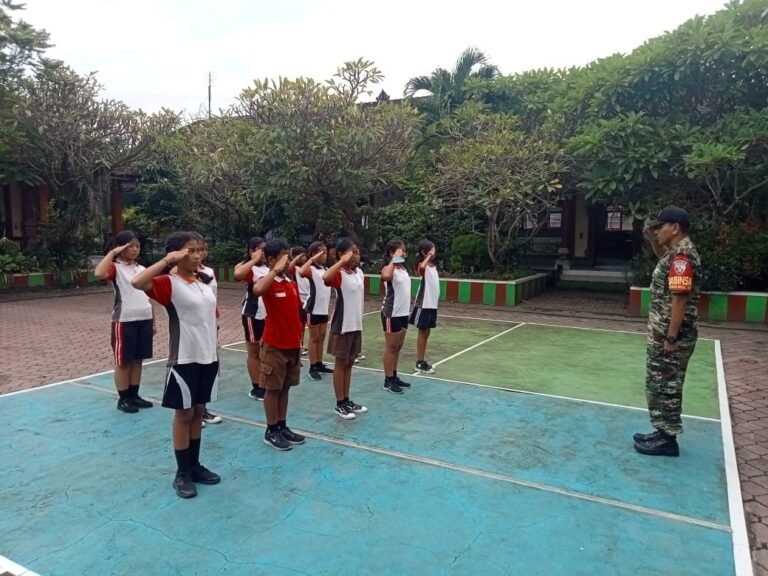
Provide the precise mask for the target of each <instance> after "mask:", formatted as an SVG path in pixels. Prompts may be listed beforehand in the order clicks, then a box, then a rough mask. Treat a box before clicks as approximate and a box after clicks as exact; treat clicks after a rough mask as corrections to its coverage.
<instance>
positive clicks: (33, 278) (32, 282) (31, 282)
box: [27, 272, 45, 288]
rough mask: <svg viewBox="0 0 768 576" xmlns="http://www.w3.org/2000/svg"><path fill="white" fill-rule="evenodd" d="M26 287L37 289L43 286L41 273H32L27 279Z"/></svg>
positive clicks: (43, 279) (43, 281)
mask: <svg viewBox="0 0 768 576" xmlns="http://www.w3.org/2000/svg"><path fill="white" fill-rule="evenodd" d="M27 286H29V287H30V288H39V287H40V286H45V276H44V275H43V273H42V272H32V273H31V274H29V276H28V279H27Z"/></svg>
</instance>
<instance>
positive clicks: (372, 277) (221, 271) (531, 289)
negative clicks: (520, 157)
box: [212, 266, 547, 307]
mask: <svg viewBox="0 0 768 576" xmlns="http://www.w3.org/2000/svg"><path fill="white" fill-rule="evenodd" d="M212 268H213V271H214V273H215V274H216V279H217V280H218V281H219V282H234V281H235V269H234V267H232V266H213V267H212ZM419 281H420V278H418V277H414V276H412V277H411V293H412V295H413V296H416V292H417V291H418V289H419ZM546 288H547V275H546V274H534V275H533V276H527V277H525V278H520V279H518V280H509V281H504V280H469V279H467V280H465V279H462V278H443V279H441V280H440V301H441V302H450V303H459V304H485V305H487V306H508V307H511V306H517V305H519V304H520V303H521V302H522V301H523V300H528V299H530V298H533V297H534V296H536V295H537V294H541V293H542V292H543V291H544V290H546ZM365 293H366V294H367V295H369V296H378V295H383V291H382V288H381V278H380V277H379V276H378V275H377V274H366V276H365Z"/></svg>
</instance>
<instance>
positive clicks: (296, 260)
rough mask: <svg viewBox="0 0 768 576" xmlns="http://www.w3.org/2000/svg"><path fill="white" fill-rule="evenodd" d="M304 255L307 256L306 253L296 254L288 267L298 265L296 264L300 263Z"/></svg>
mask: <svg viewBox="0 0 768 576" xmlns="http://www.w3.org/2000/svg"><path fill="white" fill-rule="evenodd" d="M304 257H305V255H304V254H299V255H298V256H296V257H295V258H294V259H293V260H291V262H290V264H288V268H289V269H291V268H293V267H294V266H296V264H298V263H299V260H301V259H302V258H304Z"/></svg>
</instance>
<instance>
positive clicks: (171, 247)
mask: <svg viewBox="0 0 768 576" xmlns="http://www.w3.org/2000/svg"><path fill="white" fill-rule="evenodd" d="M195 234H196V233H195V232H174V233H173V234H171V235H170V236H168V238H167V239H166V240H165V253H166V254H168V253H169V252H176V251H177V250H181V249H182V248H184V246H186V245H187V243H188V242H191V241H192V240H195V241H197V240H198V239H197V236H195Z"/></svg>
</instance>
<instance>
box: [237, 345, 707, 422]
mask: <svg viewBox="0 0 768 576" xmlns="http://www.w3.org/2000/svg"><path fill="white" fill-rule="evenodd" d="M238 352H241V350H238ZM354 368H357V369H358V370H370V371H371V372H384V370H382V369H381V368H369V367H368V366H354ZM411 376H414V377H416V378H424V379H427V380H439V381H440V382H450V383H452V384H465V385H467V386H477V387H478V388H490V389H491V390H498V391H499V392H513V393H516V394H528V395H529V396H541V397H543V398H554V399H555V400H567V401H569V402H578V403H580V404H595V405H597V406H605V407H607V408H622V409H625V410H636V411H640V412H647V411H648V409H647V408H642V407H640V406H627V405H626V404H611V403H610V402H600V401H599V400H587V399H586V398H573V397H571V396H558V395H557V394H547V393H546V392H533V391H531V390H521V389H519V388H503V387H501V386H493V385H491V384H479V383H478V382H467V381H465V380H454V379H452V378H439V377H438V376H434V375H432V374H411ZM682 417H683V418H689V419H691V420H703V421H705V422H720V419H719V418H710V417H708V416H694V415H692V414H691V415H689V414H683V415H682Z"/></svg>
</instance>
